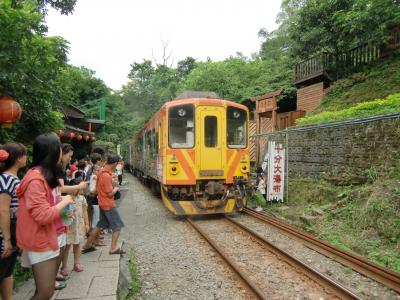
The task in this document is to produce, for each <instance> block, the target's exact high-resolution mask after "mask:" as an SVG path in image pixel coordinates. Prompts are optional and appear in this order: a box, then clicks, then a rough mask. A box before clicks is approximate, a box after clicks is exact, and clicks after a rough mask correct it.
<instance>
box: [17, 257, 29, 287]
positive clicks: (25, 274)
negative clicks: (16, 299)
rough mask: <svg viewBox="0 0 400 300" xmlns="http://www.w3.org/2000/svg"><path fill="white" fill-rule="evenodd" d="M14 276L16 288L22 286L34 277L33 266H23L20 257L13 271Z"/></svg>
mask: <svg viewBox="0 0 400 300" xmlns="http://www.w3.org/2000/svg"><path fill="white" fill-rule="evenodd" d="M13 277H14V288H16V287H18V286H20V285H21V284H23V283H24V282H25V281H27V280H28V279H30V278H32V277H33V273H32V269H31V268H22V267H21V261H20V257H19V258H18V259H17V263H16V265H15V268H14V272H13Z"/></svg>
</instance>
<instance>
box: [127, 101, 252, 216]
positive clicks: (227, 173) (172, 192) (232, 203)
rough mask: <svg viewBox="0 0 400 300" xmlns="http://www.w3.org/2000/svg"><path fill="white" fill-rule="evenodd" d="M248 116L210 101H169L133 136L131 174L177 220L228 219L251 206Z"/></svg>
mask: <svg viewBox="0 0 400 300" xmlns="http://www.w3.org/2000/svg"><path fill="white" fill-rule="evenodd" d="M248 128H249V112H248V109H247V107H246V106H243V105H241V104H238V103H235V102H231V101H227V100H221V99H212V98H190V99H180V100H173V101H170V102H168V103H166V104H164V106H163V107H162V108H161V109H160V110H159V111H157V112H156V113H155V114H154V115H153V116H152V117H151V119H150V120H149V121H148V122H147V123H146V124H145V126H144V127H143V128H142V129H141V130H140V131H139V132H138V133H137V134H136V135H135V136H134V138H133V144H132V146H131V160H132V166H131V168H132V171H133V172H134V174H135V175H137V176H138V177H139V178H141V179H142V180H143V181H144V182H146V183H148V184H150V185H151V186H152V188H153V189H154V191H157V192H159V193H161V197H162V200H163V202H164V204H165V206H166V207H167V208H168V209H169V210H170V211H171V212H172V213H174V214H176V215H201V214H218V213H225V214H230V213H234V212H236V211H240V210H241V209H242V208H243V207H244V206H245V205H246V203H247V198H246V186H247V184H248V174H249V169H250V157H249V135H248Z"/></svg>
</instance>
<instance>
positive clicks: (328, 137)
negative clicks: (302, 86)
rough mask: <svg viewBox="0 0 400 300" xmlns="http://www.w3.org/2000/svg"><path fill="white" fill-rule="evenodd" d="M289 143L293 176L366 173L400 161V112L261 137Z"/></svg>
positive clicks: (294, 129) (291, 174)
mask: <svg viewBox="0 0 400 300" xmlns="http://www.w3.org/2000/svg"><path fill="white" fill-rule="evenodd" d="M259 139H260V140H263V141H260V142H263V143H262V144H264V143H265V142H266V141H267V140H275V141H277V142H281V143H283V144H285V145H286V144H287V145H288V148H287V149H288V160H289V165H288V167H289V177H291V176H306V177H315V176H319V175H321V173H322V172H325V173H328V174H337V175H339V176H340V174H343V173H347V174H353V175H355V176H356V175H357V174H360V175H361V174H365V172H366V171H367V170H368V169H370V168H371V167H372V166H387V167H390V166H393V165H394V164H395V163H399V162H400V114H394V115H386V116H382V117H374V118H369V119H364V120H353V121H349V122H342V123H335V124H331V125H325V126H314V127H308V128H305V127H303V128H301V127H300V128H293V129H289V130H285V131H278V132H274V133H271V134H268V135H266V136H263V137H260V138H259Z"/></svg>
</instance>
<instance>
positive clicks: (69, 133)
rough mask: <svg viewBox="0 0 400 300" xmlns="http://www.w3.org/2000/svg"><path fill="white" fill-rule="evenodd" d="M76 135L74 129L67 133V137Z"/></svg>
mask: <svg viewBox="0 0 400 300" xmlns="http://www.w3.org/2000/svg"><path fill="white" fill-rule="evenodd" d="M74 136H75V133H73V132H72V131H70V132H68V133H67V138H69V139H72V138H73V137H74Z"/></svg>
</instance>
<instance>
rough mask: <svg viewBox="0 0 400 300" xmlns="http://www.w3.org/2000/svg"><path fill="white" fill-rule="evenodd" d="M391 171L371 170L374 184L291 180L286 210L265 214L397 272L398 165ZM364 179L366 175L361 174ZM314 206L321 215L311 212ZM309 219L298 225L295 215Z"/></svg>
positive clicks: (399, 261) (399, 264)
mask: <svg viewBox="0 0 400 300" xmlns="http://www.w3.org/2000/svg"><path fill="white" fill-rule="evenodd" d="M395 167H396V169H397V172H387V171H386V170H384V169H383V168H382V169H380V168H376V169H375V170H374V174H373V178H374V180H373V181H372V180H366V183H364V184H359V185H340V186H339V185H335V182H333V181H329V179H324V178H319V179H304V178H296V179H291V182H290V185H289V202H288V203H285V204H284V205H287V206H288V207H289V208H288V209H285V210H280V209H279V206H278V205H273V206H272V207H271V206H267V207H266V210H267V211H269V212H271V213H273V214H275V215H280V216H282V217H285V218H287V219H290V220H292V222H293V224H294V225H296V226H299V227H301V228H302V229H304V230H306V231H308V232H311V233H313V234H315V235H316V236H318V237H319V238H321V239H323V240H325V241H327V242H330V243H332V244H334V245H336V246H338V247H340V248H342V249H344V250H347V251H351V252H354V253H357V254H359V255H362V256H364V257H366V258H368V259H370V260H371V261H373V262H375V263H377V264H380V265H382V266H385V267H387V268H389V269H392V270H393V271H396V272H400V201H399V199H400V172H399V171H400V166H395ZM365 176H368V173H366V174H365ZM316 208H318V210H319V211H321V210H322V211H323V212H324V213H323V215H318V214H314V211H313V210H315V209H316ZM303 214H306V215H315V216H316V217H317V218H316V220H315V222H313V223H312V224H311V225H310V224H304V223H303V222H302V221H301V219H300V217H301V216H302V215H303Z"/></svg>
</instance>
